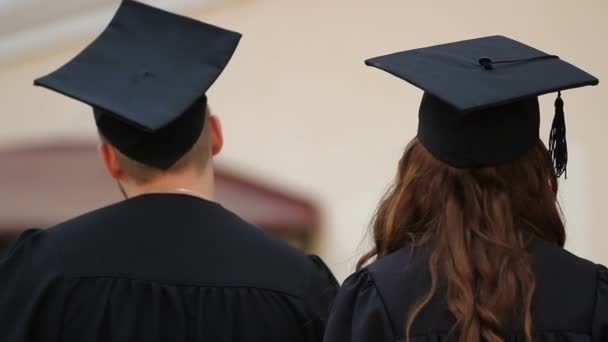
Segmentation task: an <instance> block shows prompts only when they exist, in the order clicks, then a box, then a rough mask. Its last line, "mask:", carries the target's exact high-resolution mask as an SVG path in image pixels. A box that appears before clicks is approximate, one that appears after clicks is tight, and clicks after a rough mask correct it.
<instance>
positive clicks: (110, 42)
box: [0, 0, 337, 342]
mask: <svg viewBox="0 0 608 342" xmlns="http://www.w3.org/2000/svg"><path fill="white" fill-rule="evenodd" d="M240 37H241V35H240V34H238V33H235V32H232V31H228V30H225V29H222V28H219V27H215V26H212V25H208V24H205V23H202V22H199V21H196V20H193V19H189V18H185V17H181V16H178V15H175V14H171V13H168V12H165V11H162V10H159V9H156V8H153V7H150V6H147V5H143V4H141V3H138V2H135V1H129V0H127V1H124V2H123V3H122V5H121V7H120V8H119V10H118V12H117V13H116V16H115V17H114V19H113V20H112V21H111V23H110V24H109V27H108V28H107V29H106V30H105V31H104V32H103V33H102V34H101V36H100V37H99V38H98V39H97V40H95V41H94V42H93V43H92V44H91V45H90V46H89V47H87V48H86V49H85V50H84V51H83V52H82V53H80V54H79V55H78V56H77V57H75V58H74V59H73V60H71V61H70V62H69V63H67V64H66V65H65V66H63V67H61V68H60V69H59V70H57V71H56V72H53V73H51V74H50V75H48V76H45V77H42V78H40V79H38V80H36V81H35V83H36V84H37V85H39V86H43V87H46V88H49V89H52V90H54V91H56V92H59V93H61V94H64V95H66V96H69V97H72V98H74V99H76V100H79V101H82V102H84V103H86V104H89V105H91V106H92V107H93V111H94V114H95V115H94V116H95V123H96V124H97V127H98V129H99V135H100V144H101V145H100V148H99V150H100V154H101V157H102V159H103V162H104V164H105V167H106V168H107V170H108V173H109V174H110V176H111V177H113V178H114V179H115V180H116V181H117V183H118V184H119V186H120V187H121V189H122V191H123V192H124V195H125V197H126V199H125V200H124V201H122V202H119V203H117V204H114V205H111V206H108V207H105V208H101V209H99V210H95V211H93V212H90V213H87V214H84V215H82V216H80V217H77V218H74V219H71V220H69V221H66V222H63V223H60V224H58V225H57V226H55V227H52V228H50V229H46V230H30V231H27V232H25V233H24V234H23V235H22V236H21V237H20V238H19V239H18V241H17V242H16V243H15V244H14V246H13V247H12V249H11V250H10V251H9V252H8V255H7V257H6V259H4V260H2V261H1V262H0V341H2V342H42V341H44V342H55V341H56V342H60V341H61V342H71V341H73V342H83V341H87V342H135V341H141V342H154V341H167V342H186V341H233V342H235V341H243V342H245V341H247V342H252V341H259V342H269V341H277V342H278V341H281V342H283V341H302V342H305V341H306V342H308V341H310V342H312V341H320V340H321V339H322V334H323V328H324V325H325V321H326V318H327V314H328V308H329V304H330V302H331V300H332V299H333V297H334V295H335V293H336V291H337V283H336V281H335V279H334V277H333V276H332V274H331V273H330V272H329V270H328V269H327V268H326V267H325V265H324V264H323V262H322V261H321V260H320V259H319V258H317V257H309V256H306V255H304V254H302V253H300V252H298V251H296V250H295V249H293V248H291V247H289V246H288V245H287V244H286V243H284V242H282V241H280V240H278V239H276V238H274V237H271V236H269V235H268V234H266V233H264V232H263V231H262V230H260V229H258V228H257V227H254V226H253V225H251V224H249V223H247V222H245V221H243V220H242V219H241V218H239V217H238V216H236V215H235V214H233V213H231V212H230V211H228V210H226V209H225V208H223V207H222V206H221V205H219V204H217V203H215V202H214V201H213V188H214V181H213V168H214V167H213V159H214V157H215V156H216V155H217V154H218V153H219V152H220V150H221V149H222V143H223V138H222V130H221V126H220V122H219V120H218V118H217V117H216V116H214V115H212V114H211V113H210V112H209V107H208V105H207V97H206V96H205V92H206V91H207V90H208V89H209V87H210V86H211V84H212V83H213V82H214V81H215V80H216V78H217V77H218V76H219V75H220V73H221V72H222V70H223V69H224V68H225V67H226V65H227V63H228V61H229V60H230V58H231V56H232V54H233V53H234V51H235V49H236V47H237V44H238V42H239V39H240ZM238 100H239V99H238V97H235V99H234V101H238ZM44 115H46V114H44ZM46 120H52V117H48V118H46ZM81 191H87V189H86V188H83V189H81ZM57 196H62V194H57Z"/></svg>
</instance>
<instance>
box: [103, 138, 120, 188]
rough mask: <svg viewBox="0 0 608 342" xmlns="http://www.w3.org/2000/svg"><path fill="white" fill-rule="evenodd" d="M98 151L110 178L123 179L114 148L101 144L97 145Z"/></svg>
mask: <svg viewBox="0 0 608 342" xmlns="http://www.w3.org/2000/svg"><path fill="white" fill-rule="evenodd" d="M98 150H99V155H100V156H101V159H102V160H103V163H104V165H105V166H106V170H107V171H108V173H109V174H110V176H112V178H114V179H117V180H118V179H122V178H123V177H124V172H123V170H122V167H121V166H120V163H119V162H118V156H117V155H116V151H115V150H114V147H112V146H111V145H110V144H108V143H105V142H102V143H100V144H99V146H98Z"/></svg>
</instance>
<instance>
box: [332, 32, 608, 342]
mask: <svg viewBox="0 0 608 342" xmlns="http://www.w3.org/2000/svg"><path fill="white" fill-rule="evenodd" d="M367 64H368V65H370V66H373V67H376V68H379V69H382V70H384V71H387V72H388V73H390V74H393V75H395V76H397V77H399V78H401V79H403V80H405V81H407V82H409V83H411V84H413V85H415V86H417V87H419V88H421V89H422V90H423V91H424V96H423V97H422V102H421V104H420V109H419V124H418V135H417V136H416V137H415V138H414V139H413V140H412V141H411V142H410V143H409V145H408V147H407V148H406V149H405V152H404V154H403V157H402V158H401V161H400V162H399V166H398V171H397V177H396V180H395V183H394V184H393V186H392V188H391V189H390V190H389V191H388V193H387V194H386V196H385V198H384V199H383V200H382V202H381V203H380V205H379V208H378V210H377V213H376V216H375V220H374V222H373V241H374V246H373V248H372V250H371V251H369V253H367V254H366V255H365V256H364V257H363V258H362V259H361V260H360V262H359V266H358V268H359V270H358V272H356V273H355V274H354V275H352V276H351V277H350V278H348V280H346V282H345V284H344V285H343V287H342V289H341V290H340V292H339V295H338V297H337V299H336V303H335V305H334V306H333V309H332V314H331V317H330V319H329V323H328V328H327V332H326V336H325V341H327V342H335V341H341V342H364V341H375V342H382V341H385V342H389V341H390V342H394V341H411V342H439V341H458V342H481V341H483V342H515V341H518V342H532V341H537V342H539V341H547V342H548V341H561V342H605V341H608V270H607V269H606V268H605V267H603V266H601V265H596V264H594V263H593V262H591V261H587V260H584V259H581V258H579V257H577V256H575V255H573V254H571V253H569V252H567V251H566V250H565V249H564V243H565V240H566V236H565V231H564V223H563V220H562V216H561V213H560V210H559V206H558V203H557V198H556V194H557V190H558V189H557V186H558V176H559V175H562V174H565V172H566V163H567V158H568V155H567V145H566V136H565V133H566V126H565V121H564V107H563V104H564V103H563V100H562V97H561V93H560V91H564V90H567V89H572V88H578V87H583V86H589V85H596V84H598V80H597V79H596V78H595V77H593V76H591V75H589V74H588V73H586V72H584V71H582V70H580V69H579V68H577V67H575V66H573V65H571V64H568V63H567V62H565V61H563V60H562V59H560V58H559V57H558V56H554V55H549V54H546V53H544V52H541V51H539V50H537V49H534V48H532V47H529V46H526V45H524V44H522V43H519V42H517V41H515V40H512V39H509V38H506V37H502V36H494V37H486V38H480V39H473V40H466V41H461V42H456V43H451V44H445V45H439V46H433V47H428V48H422V49H416V50H411V51H405V52H399V53H395V54H390V55H387V56H382V57H377V58H372V59H370V60H368V61H367ZM555 92H557V93H558V95H557V100H556V102H555V110H556V112H555V117H554V119H553V120H554V121H553V126H552V130H551V133H550V139H549V146H548V148H547V147H546V146H545V145H544V144H543V142H542V141H541V138H540V135H539V127H540V126H539V124H540V118H541V115H540V110H539V102H538V96H540V95H543V94H548V93H555ZM582 110H583V108H580V109H577V108H572V112H575V111H579V112H580V111H582ZM581 196H584V194H581ZM573 233H575V232H573Z"/></svg>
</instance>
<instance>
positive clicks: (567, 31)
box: [0, 0, 608, 278]
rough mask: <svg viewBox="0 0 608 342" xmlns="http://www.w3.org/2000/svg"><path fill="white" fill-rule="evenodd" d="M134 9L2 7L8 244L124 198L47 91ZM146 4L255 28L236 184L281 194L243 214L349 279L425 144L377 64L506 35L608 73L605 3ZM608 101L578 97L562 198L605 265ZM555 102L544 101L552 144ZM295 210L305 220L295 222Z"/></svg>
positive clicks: (236, 108) (220, 96) (581, 240)
mask: <svg viewBox="0 0 608 342" xmlns="http://www.w3.org/2000/svg"><path fill="white" fill-rule="evenodd" d="M118 2H119V0H54V1H45V0H1V1H0V105H1V106H0V115H1V117H0V151H2V152H0V162H1V163H2V164H1V165H0V168H1V169H2V170H1V171H0V177H1V178H2V179H0V236H9V235H14V233H15V232H16V231H18V230H20V229H22V228H24V227H26V226H29V225H45V226H46V225H51V224H53V223H55V222H57V221H61V220H63V219H65V218H68V217H69V216H72V215H74V214H76V213H77V212H82V211H85V210H88V208H89V207H91V206H95V205H102V204H104V203H109V202H111V201H114V200H117V199H119V195H118V194H117V192H116V191H115V187H114V185H113V184H112V183H111V182H110V181H109V180H108V179H107V178H106V177H104V176H103V170H101V169H100V168H98V166H100V165H99V164H96V163H98V162H97V161H96V159H95V155H94V151H93V149H92V147H93V146H94V144H95V138H96V132H95V127H94V124H93V120H92V118H91V113H90V110H89V109H88V108H87V107H86V106H84V105H82V104H80V103H77V102H75V101H71V100H69V99H67V98H64V97H61V96H57V95H56V94H53V93H50V92H49V91H46V90H43V89H37V88H34V87H33V86H32V80H33V79H34V78H36V77H38V76H40V75H43V74H45V73H47V72H49V71H51V70H54V69H55V68H56V67H58V66H59V65H61V64H63V63H64V62H65V61H66V60H67V59H69V58H70V57H72V56H74V55H75V54H76V53H77V52H78V51H80V50H81V49H82V48H83V47H84V46H85V45H86V44H88V43H89V42H90V41H91V40H92V39H94V37H95V34H96V33H98V32H100V31H101V30H102V29H103V27H104V26H105V25H106V24H107V22H109V20H110V17H111V15H112V13H113V12H114V10H115V9H116V8H117V7H118ZM145 2H148V3H151V4H154V5H157V6H160V7H163V8H167V9H171V10H174V11H176V12H179V13H183V14H186V15H189V16H193V17H197V18H199V19H202V20H205V21H208V22H211V23H215V24H217V25H220V26H224V27H227V28H231V29H234V30H236V31H239V32H242V33H244V38H243V40H242V43H241V46H240V48H239V49H238V50H237V54H236V55H235V58H234V59H233V60H232V62H231V63H230V65H229V67H228V68H227V70H226V72H225V73H224V74H223V75H222V77H221V78H220V80H219V81H218V82H217V84H216V85H215V86H214V87H213V89H212V91H211V92H210V94H209V95H210V96H209V98H210V101H211V105H212V109H213V110H214V111H215V112H216V113H217V114H219V115H220V117H221V118H222V120H223V124H224V129H225V133H226V143H227V144H226V148H225V151H224V153H223V156H222V157H221V158H220V167H221V170H223V171H222V172H220V176H219V178H218V179H219V181H220V186H222V187H225V188H226V189H229V188H230V187H233V188H231V189H232V190H234V189H235V188H236V189H237V190H236V191H237V192H238V193H241V191H245V192H247V191H250V190H252V189H255V191H253V190H252V191H253V192H254V193H257V194H258V195H260V196H262V197H264V198H266V199H269V198H270V199H271V200H269V201H267V202H266V201H259V200H253V201H249V200H250V199H252V198H257V197H246V196H245V197H243V198H238V199H239V200H242V201H240V202H239V203H240V204H239V206H241V207H238V206H237V205H236V204H233V205H234V209H235V210H237V211H239V210H240V211H241V213H242V214H243V215H244V216H245V217H250V218H251V219H252V220H254V221H255V220H256V218H255V215H257V214H259V213H261V212H265V210H268V212H269V213H271V214H269V217H270V218H271V220H269V221H265V219H264V220H262V221H258V223H260V225H261V226H262V227H265V228H266V229H270V230H273V231H274V232H275V233H280V234H282V235H287V236H289V239H291V240H292V241H297V243H298V244H302V245H301V246H303V247H302V248H306V249H311V250H313V251H315V252H318V253H320V254H321V255H322V256H323V257H324V258H325V259H326V260H327V261H328V263H329V265H330V267H331V268H332V269H333V270H334V271H335V272H336V273H337V275H338V277H339V278H343V277H345V276H346V275H347V274H348V273H350V272H351V271H352V270H353V265H354V262H355V261H356V259H357V257H358V256H359V255H361V253H362V252H363V251H364V250H365V249H366V248H367V247H368V242H367V241H368V240H367V239H366V236H365V232H366V231H367V227H368V223H369V220H370V218H371V217H372V214H373V211H374V208H375V206H376V204H377V202H378V201H379V199H380V197H381V196H382V193H383V192H384V191H385V189H386V188H387V186H388V184H389V183H390V181H391V179H392V177H393V174H394V172H395V168H396V165H397V161H398V159H399V158H400V155H401V153H402V150H403V148H404V146H405V145H406V143H407V141H408V140H409V139H411V138H412V137H413V136H414V135H415V132H416V120H417V118H416V116H417V107H418V101H419V98H420V96H421V92H420V91H419V90H416V89H415V88H413V87H411V86H407V85H405V83H403V82H401V81H399V80H397V79H395V78H392V77H390V76H388V75H385V74H384V73H381V72H377V71H375V70H371V69H370V70H368V69H367V68H366V67H364V66H363V60H364V59H366V58H368V57H371V56H375V55H379V54H383V53H388V52H393V51H398V50H403V49H408V48H413V47H418V46H426V45H433V44H437V43H443V42H449V41H453V40H460V39H465V38H473V37H480V36H485V35H493V34H504V35H507V36H511V37H513V38H515V39H518V40H521V41H524V42H528V43H530V44H531V45H534V46H537V47H539V48H541V49H542V50H545V51H547V52H550V53H555V54H558V55H560V56H561V57H562V58H564V59H566V60H571V61H573V62H575V63H576V64H577V65H580V66H581V67H583V68H584V69H586V70H590V71H591V72H593V73H594V75H595V76H597V77H599V78H600V80H605V79H608V62H607V61H608V44H605V39H606V38H605V37H606V36H607V35H608V21H606V20H605V16H606V15H607V14H608V2H606V1H604V0H588V1H585V2H580V3H575V2H572V1H568V0H539V1H534V2H530V1H526V0H514V1H508V2H488V1H481V0H463V1H458V2H441V3H438V2H431V1H426V2H423V1H418V2H413V1H403V0H383V1H360V0H310V1H296V0H156V1H152V0H149V1H145ZM607 95H608V93H607V90H606V88H605V87H603V86H600V87H595V88H592V89H585V90H574V91H569V92H566V93H565V94H564V98H565V101H566V120H567V122H568V139H569V143H570V159H571V163H570V165H569V170H568V180H567V181H566V182H564V183H563V187H562V190H561V191H562V192H561V195H560V197H561V199H562V203H563V207H564V211H565V214H566V216H567V219H568V220H567V221H568V232H569V236H570V240H569V248H570V249H572V250H573V251H575V252H577V253H579V254H581V255H582V256H584V257H589V258H594V259H595V260H596V261H598V262H604V263H608V249H607V248H606V247H605V244H606V243H607V242H608V230H607V229H606V228H605V227H607V226H608V218H607V217H606V216H605V215H604V214H603V210H604V207H603V205H604V199H605V198H608V180H607V179H606V178H605V177H604V174H605V173H606V170H607V169H608V153H606V152H605V146H606V144H607V143H606V141H605V137H604V136H605V127H608V117H607V116H606V115H604V111H605V105H604V102H605V101H604V98H605V97H606V96H607ZM553 100H554V98H552V97H551V96H548V97H545V98H543V99H542V102H541V105H542V109H543V112H544V114H543V116H542V118H543V132H542V136H545V137H548V132H549V130H548V127H549V125H550V122H551V119H552V113H553V108H552V103H553ZM62 158H67V159H62ZM79 158H82V159H79ZM222 177H226V178H225V179H224V178H222ZM232 181H234V182H232ZM223 182H224V183H223ZM226 182H227V183H226ZM222 184H224V185H222ZM226 184H229V185H226ZM241 186H242V188H240V187H241ZM7 189H8V190H7ZM243 189H248V190H243ZM232 190H231V191H232ZM221 191H222V190H220V194H221ZM226 191H228V192H229V190H226ZM80 196H83V197H80ZM237 197H238V196H237ZM220 200H221V201H222V199H220ZM223 200H224V201H229V200H228V199H223ZM233 200H234V199H233ZM245 200H246V201H245ZM244 202H248V203H250V205H244V204H243V203H244ZM261 203H265V204H264V205H267V207H264V208H260V207H258V205H260V204H261ZM226 205H227V206H229V207H230V206H231V204H229V203H228V202H226ZM282 206H285V207H282ZM239 208H240V209H239ZM273 208H274V209H273ZM290 210H293V212H294V216H293V217H291V218H292V219H293V221H283V219H284V218H282V216H281V215H283V214H285V213H286V212H290ZM296 212H298V213H300V214H301V216H299V215H300V214H295V213H296ZM304 213H306V214H304ZM287 216H289V215H287ZM274 218H276V220H274ZM279 218H281V219H279ZM257 219H258V220H259V218H257ZM273 220H274V221H273ZM299 220H302V221H299ZM271 221H272V222H271Z"/></svg>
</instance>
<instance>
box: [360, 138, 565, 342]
mask: <svg viewBox="0 0 608 342" xmlns="http://www.w3.org/2000/svg"><path fill="white" fill-rule="evenodd" d="M557 188H558V183H557V177H556V174H555V171H554V169H553V166H552V164H551V160H550V158H549V154H548V151H547V148H546V147H545V146H544V144H543V143H542V142H541V141H540V140H539V142H538V143H537V144H536V145H535V146H534V147H533V148H531V149H530V150H529V151H528V152H526V153H525V154H524V155H523V156H522V157H520V158H519V159H518V160H516V161H513V162H510V163H506V164H502V165H499V166H495V167H484V168H473V169H458V168H454V167H451V166H449V165H447V164H445V163H443V162H440V161H438V160H437V159H435V158H434V157H433V156H432V155H431V154H430V153H429V152H428V151H427V150H426V148H425V147H424V146H422V144H420V142H418V140H417V139H414V140H413V141H412V142H411V143H410V144H409V145H408V147H407V148H406V150H405V153H404V154H403V157H402V158H401V161H400V162H399V170H398V174H397V177H396V180H395V183H394V184H393V186H392V187H391V188H390V189H389V190H388V192H387V193H386V195H385V197H384V199H383V200H382V201H381V203H380V205H379V207H378V209H377V212H376V215H375V217H374V220H373V222H372V229H373V240H374V247H373V249H372V250H371V251H370V252H369V253H367V254H366V255H365V256H363V257H362V258H361V259H360V260H359V263H358V265H357V268H358V269H360V268H361V267H363V266H364V265H366V264H367V263H369V262H370V261H371V260H373V259H375V258H382V257H384V256H386V255H388V254H390V253H392V252H395V251H396V250H398V249H400V248H402V247H404V246H410V247H422V246H427V247H430V248H429V249H430V251H431V252H430V258H429V262H428V267H429V270H430V275H431V288H430V289H429V291H428V292H427V294H426V295H425V296H424V297H423V298H422V299H421V300H420V301H419V302H418V303H417V304H416V305H415V306H414V307H413V308H412V309H411V310H410V312H409V315H408V319H407V322H406V324H405V336H406V337H407V340H408V341H409V340H410V333H411V329H412V325H413V323H414V321H415V319H416V316H417V315H419V314H420V312H421V310H422V309H423V308H424V307H425V306H426V305H427V304H428V303H429V302H430V301H431V299H432V298H433V297H434V296H435V295H436V294H437V292H438V288H439V287H440V286H441V288H445V289H446V292H445V296H446V301H447V305H448V308H449V310H450V312H451V313H452V315H453V317H454V318H455V325H454V327H453V328H452V330H451V332H450V334H457V335H458V336H459V337H458V338H459V342H479V341H486V342H503V341H504V340H505V337H504V333H505V326H507V325H508V324H511V323H516V324H519V326H520V328H519V329H521V331H523V334H524V336H525V340H526V342H532V341H533V337H532V314H531V306H532V298H533V295H534V290H535V286H536V283H535V277H534V273H533V270H532V265H531V262H530V258H529V255H528V252H527V248H528V245H529V243H530V242H531V241H532V240H534V239H535V238H538V239H543V240H546V241H550V242H553V243H556V244H558V245H559V246H563V245H564V243H565V239H566V236H565V235H566V234H565V230H564V225H563V222H562V215H561V210H560V207H559V204H558V202H557V196H556V195H557Z"/></svg>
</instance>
